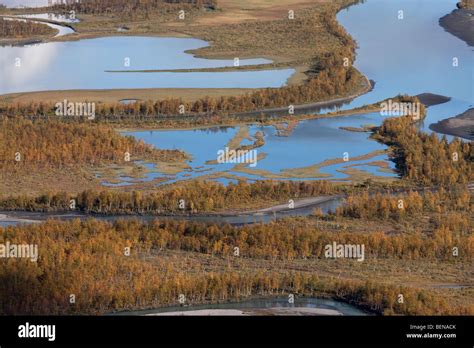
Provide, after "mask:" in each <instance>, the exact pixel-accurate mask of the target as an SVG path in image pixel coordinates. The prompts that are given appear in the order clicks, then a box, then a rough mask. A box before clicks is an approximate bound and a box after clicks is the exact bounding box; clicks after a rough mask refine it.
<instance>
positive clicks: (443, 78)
mask: <svg viewBox="0 0 474 348" xmlns="http://www.w3.org/2000/svg"><path fill="white" fill-rule="evenodd" d="M456 2H457V0H446V1H445V0H397V1H394V0H368V1H366V2H364V3H363V4H359V5H355V6H351V7H350V8H348V9H346V10H343V11H342V12H340V13H339V14H338V20H339V21H340V23H341V24H342V25H343V26H344V27H345V28H346V30H348V32H349V33H350V34H351V35H352V36H353V37H354V38H355V39H356V41H357V43H358V45H359V48H358V50H357V59H356V62H355V66H356V67H357V69H359V70H360V71H361V72H362V73H364V74H365V75H366V76H367V77H368V78H369V79H372V80H374V81H375V82H376V84H375V88H374V89H373V91H372V92H370V93H368V94H365V95H363V96H361V97H359V98H356V99H355V100H353V101H352V102H350V103H348V104H346V105H343V106H342V107H340V109H342V110H347V109H351V108H355V107H359V106H363V105H366V104H370V103H374V102H377V101H380V100H383V99H386V98H390V97H393V96H395V95H397V94H400V93H404V94H405V93H406V94H411V95H417V94H421V93H434V94H440V95H444V96H447V97H450V98H452V99H451V101H449V102H447V103H444V104H440V105H436V106H432V107H430V108H429V109H428V115H427V118H426V119H425V120H424V121H423V122H420V123H419V128H420V129H421V130H423V131H426V132H429V133H431V130H430V129H429V125H430V124H432V123H436V122H437V121H439V120H442V119H445V118H449V117H453V116H456V115H458V114H460V113H462V112H464V111H466V110H467V109H468V108H469V107H471V106H472V104H473V100H474V97H473V77H474V75H473V69H474V64H473V61H474V54H473V48H472V47H469V46H468V45H467V44H466V43H464V42H463V41H461V40H460V39H458V38H457V37H455V36H453V35H451V34H449V33H448V32H446V31H445V30H444V29H443V28H442V27H441V26H440V25H439V23H438V21H439V18H440V17H442V16H444V15H445V14H447V13H450V12H451V11H452V10H453V9H455V8H456ZM400 11H403V12H400ZM327 111H329V109H323V110H320V112H321V113H324V112H327ZM382 120H383V117H382V116H381V115H380V114H379V113H370V114H364V115H356V116H349V117H338V118H325V119H316V120H308V121H303V122H301V123H300V124H299V125H298V126H297V127H296V128H295V129H294V131H293V132H292V133H291V134H290V136H288V137H280V136H277V131H276V130H275V129H274V128H273V127H258V126H251V127H250V134H251V135H253V134H255V133H256V132H258V131H260V132H263V133H264V134H265V141H266V142H265V145H264V146H263V147H261V148H259V149H258V150H257V151H258V153H261V154H265V155H266V157H265V158H264V159H262V160H260V161H258V164H257V166H256V167H255V168H251V167H250V166H248V168H247V169H248V170H245V173H242V172H237V171H235V170H234V169H235V168H234V165H233V164H225V163H223V164H218V165H215V164H214V165H208V164H206V162H207V163H209V162H208V161H209V160H215V159H216V157H217V153H218V151H219V150H223V149H224V147H225V146H226V144H227V143H228V142H229V141H230V139H232V137H233V136H235V134H236V133H237V129H235V128H215V127H214V128H208V129H199V130H179V131H155V132H150V131H146V132H143V131H142V132H130V133H127V134H128V135H133V136H134V137H136V138H138V139H142V140H144V141H145V142H147V143H149V144H153V145H155V146H157V147H160V148H164V149H174V148H178V149H183V150H184V151H186V152H187V153H189V154H191V155H192V157H193V160H192V162H190V165H191V166H192V167H193V168H196V167H197V168H204V170H201V169H200V170H199V171H193V172H189V171H185V172H182V173H179V174H178V175H176V176H172V177H167V178H168V179H169V181H170V182H172V181H175V180H183V179H186V178H196V177H205V176H206V175H208V174H211V173H219V172H224V174H225V175H227V176H228V175H229V174H233V175H236V176H238V177H241V178H247V179H263V178H276V179H278V178H281V179H299V180H301V179H316V178H317V177H320V178H330V179H333V180H346V179H350V178H351V176H350V171H349V172H348V170H353V169H357V170H358V171H362V172H363V173H365V174H370V175H373V176H377V177H396V174H395V173H394V172H393V171H392V172H391V171H390V169H393V168H394V166H393V163H392V162H390V161H389V160H388V158H387V156H386V155H379V156H376V157H371V158H370V159H367V160H362V161H361V160H357V161H352V160H350V161H349V162H348V163H339V164H333V165H329V166H325V167H322V168H319V173H318V172H317V171H316V170H310V171H308V170H304V168H307V167H308V166H311V165H315V164H317V163H321V162H323V161H325V160H330V159H341V158H342V157H343V156H345V155H347V156H349V159H351V158H352V159H354V158H356V159H357V157H358V156H361V155H364V154H367V153H371V152H373V151H377V150H383V149H385V148H386V147H385V146H383V145H380V144H378V143H376V142H374V141H372V140H370V139H368V134H367V133H355V132H350V131H347V130H342V129H340V127H348V126H349V127H361V126H363V125H380V124H381V122H382ZM448 138H449V137H448ZM196 144H198V145H199V146H196ZM381 162H385V165H384V166H385V168H383V166H382V167H381V166H380V163H381ZM374 164H379V166H377V165H374ZM150 168H152V167H150ZM291 168H293V169H294V168H300V169H303V172H304V173H305V175H306V176H303V177H301V176H299V177H297V178H295V177H292V176H291V175H289V172H288V171H287V169H291ZM252 169H253V171H252ZM262 171H263V172H262ZM321 174H322V175H321ZM159 176H160V175H159V170H158V173H153V174H151V176H149V177H148V178H147V179H145V180H150V179H153V178H156V177H159ZM217 180H218V181H221V182H224V183H225V182H229V179H223V178H221V179H217ZM129 183H130V182H127V180H124V181H123V183H122V185H127V184H129Z"/></svg>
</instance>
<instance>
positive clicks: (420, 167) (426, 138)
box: [373, 116, 474, 187]
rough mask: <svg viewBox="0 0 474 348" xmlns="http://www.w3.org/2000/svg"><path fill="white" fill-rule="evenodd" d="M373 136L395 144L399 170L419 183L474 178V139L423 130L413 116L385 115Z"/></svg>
mask: <svg viewBox="0 0 474 348" xmlns="http://www.w3.org/2000/svg"><path fill="white" fill-rule="evenodd" d="M373 137H374V138H375V139H377V140H379V141H381V142H383V143H384V144H386V145H389V146H390V147H391V148H392V155H391V156H392V160H393V161H394V162H395V164H396V168H397V170H398V171H399V172H400V173H401V175H402V176H403V177H404V178H406V179H408V180H410V181H413V182H415V183H416V184H419V185H426V186H445V187H450V186H454V185H456V184H464V185H467V184H468V183H469V182H472V181H473V179H474V171H473V160H474V152H473V147H472V143H471V142H464V141H462V140H460V139H459V138H454V139H453V140H452V141H451V142H448V140H447V139H446V137H445V136H443V138H442V139H439V137H438V135H437V134H436V133H434V132H433V133H432V134H431V135H429V134H427V133H424V132H421V131H419V130H418V129H417V128H416V125H415V124H414V123H413V119H412V117H410V116H405V117H396V118H389V119H386V120H385V121H384V122H383V124H382V126H381V127H379V128H378V130H377V131H376V132H375V134H374V135H373Z"/></svg>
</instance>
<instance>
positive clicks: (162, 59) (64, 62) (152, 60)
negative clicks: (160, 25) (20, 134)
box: [0, 37, 294, 94]
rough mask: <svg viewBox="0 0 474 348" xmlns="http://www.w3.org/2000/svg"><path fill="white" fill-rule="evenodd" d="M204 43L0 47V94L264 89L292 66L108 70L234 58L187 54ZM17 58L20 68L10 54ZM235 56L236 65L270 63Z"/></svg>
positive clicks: (120, 40)
mask: <svg viewBox="0 0 474 348" xmlns="http://www.w3.org/2000/svg"><path fill="white" fill-rule="evenodd" d="M205 46H207V43H206V42H205V41H202V40H197V39H188V38H151V37H107V38H98V39H88V40H80V41H73V42H49V43H42V44H35V45H28V46H21V47H11V46H7V47H0V65H1V67H0V69H1V70H0V73H1V74H2V77H4V78H2V79H1V80H0V94H6V93H15V92H33V91H46V90H70V89H120V88H264V87H280V86H282V85H284V84H286V81H287V80H288V78H290V77H291V75H293V73H294V69H281V70H263V71H238V72H236V71H227V72H195V73H174V72H167V73H140V72H137V73H111V72H106V71H107V70H149V69H160V70H168V69H194V68H217V67H232V66H233V65H234V60H233V59H232V60H223V59H203V58H197V57H194V56H193V55H192V54H189V53H186V51H188V50H194V49H197V48H200V47H205ZM16 58H20V59H21V67H16V66H15V59H16ZM270 62H271V61H270V60H267V59H240V61H239V65H240V66H245V65H254V64H267V63H270Z"/></svg>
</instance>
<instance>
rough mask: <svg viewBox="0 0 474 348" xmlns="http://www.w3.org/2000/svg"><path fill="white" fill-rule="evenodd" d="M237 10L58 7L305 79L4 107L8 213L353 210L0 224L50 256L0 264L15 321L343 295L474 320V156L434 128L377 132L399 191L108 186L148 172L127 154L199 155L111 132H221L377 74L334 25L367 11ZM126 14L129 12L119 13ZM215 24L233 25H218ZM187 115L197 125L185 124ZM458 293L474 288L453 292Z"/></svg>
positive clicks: (193, 5)
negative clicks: (350, 253)
mask: <svg viewBox="0 0 474 348" xmlns="http://www.w3.org/2000/svg"><path fill="white" fill-rule="evenodd" d="M229 3H230V2H229V1H224V0H222V2H221V3H217V4H216V3H215V2H214V1H151V0H150V1H138V0H137V1H126V2H125V1H122V0H120V1H119V0H115V1H100V2H99V1H88V0H82V1H80V2H78V3H76V2H73V3H67V4H65V5H58V6H56V7H55V10H57V11H69V10H75V11H77V12H78V14H79V16H82V17H81V19H82V21H81V22H80V23H77V24H74V26H75V28H76V29H77V30H78V33H77V38H82V37H87V36H88V35H89V36H91V37H92V36H95V35H101V34H102V35H112V33H113V34H114V35H116V34H117V33H116V28H117V25H119V24H120V25H125V26H127V27H128V28H129V34H140V33H141V34H149V35H155V34H163V33H170V32H175V33H177V32H179V33H180V34H182V35H192V36H197V37H200V38H203V39H205V40H207V41H209V42H212V46H210V47H206V48H203V49H200V50H198V51H197V52H196V53H198V54H200V55H203V56H206V57H222V56H224V57H234V56H236V55H238V56H239V57H249V56H268V52H272V53H271V54H272V56H271V57H270V58H272V59H273V60H274V62H275V65H278V67H284V66H292V67H300V68H302V71H304V72H305V74H303V75H304V76H303V77H300V80H299V81H298V83H290V84H289V85H288V86H285V87H282V88H279V89H262V90H256V91H250V92H247V93H240V94H238V95H235V96H220V97H203V98H197V99H196V100H192V101H190V100H184V99H182V98H171V97H170V98H165V99H162V100H154V101H144V102H138V103H135V104H130V105H122V104H119V103H105V102H102V103H97V107H96V111H95V114H96V118H95V120H94V121H87V120H84V119H81V118H68V117H61V118H58V116H56V115H55V114H54V108H53V106H54V104H53V103H49V102H42V101H35V102H31V103H8V102H5V99H3V100H4V101H3V102H2V104H1V105H0V114H1V119H0V121H1V132H0V175H1V178H0V179H1V180H0V185H1V186H0V193H1V196H0V209H2V210H28V211H43V212H52V211H54V212H61V211H71V210H75V211H81V212H84V213H89V214H94V213H95V214H137V215H139V214H155V215H159V214H165V213H166V214H193V213H194V214H195V213H216V212H223V211H228V210H234V211H242V210H244V209H249V208H251V207H264V206H268V204H271V203H275V204H276V203H281V202H288V200H290V199H298V198H306V197H315V196H321V195H325V196H327V195H343V196H345V204H344V205H342V206H340V207H339V208H337V209H336V210H335V211H333V212H330V213H329V214H322V212H321V211H319V210H315V211H314V213H313V214H311V215H310V216H307V217H293V218H287V219H282V220H277V221H274V222H270V223H268V224H251V225H245V226H231V225H227V224H217V223H197V222H189V221H177V220H175V221H173V220H166V219H160V217H158V216H157V218H156V219H155V220H153V221H151V222H147V223H145V222H143V221H140V220H138V219H136V220H135V219H133V220H117V221H115V222H103V221H99V220H97V219H93V218H91V219H88V220H85V221H79V220H73V221H67V222H61V221H56V220H49V221H47V222H45V223H42V224H37V225H23V226H16V227H6V228H0V243H6V242H10V243H15V242H18V243H22V242H24V241H28V243H31V244H37V245H38V246H39V249H40V252H39V254H40V257H39V259H38V261H37V262H31V261H30V260H18V259H7V260H2V261H1V262H0V279H1V281H0V312H1V314H17V315H18V314H104V313H107V312H111V311H120V310H132V309H144V308H153V307H160V306H167V305H177V304H178V299H179V296H180V295H184V297H185V299H186V303H187V304H200V303H215V302H225V301H230V300H241V299H245V298H251V297H258V296H288V295H289V294H294V295H296V296H297V297H298V296H300V297H303V296H321V297H328V298H334V299H338V300H342V301H346V302H348V303H353V304H355V305H357V306H359V307H361V308H363V309H366V310H367V311H370V312H373V313H377V314H384V315H398V314H402V315H423V314H425V315H434V314H443V315H451V314H453V315H454V314H459V315H468V314H469V315H472V314H474V300H473V299H474V296H473V295H474V293H473V287H472V285H473V284H472V279H473V274H472V269H473V267H472V266H473V256H474V237H473V233H472V223H473V216H474V215H473V214H472V213H473V211H472V210H473V209H472V198H471V194H470V192H469V189H468V184H470V183H472V180H473V168H472V163H473V161H472V159H473V158H472V156H473V151H472V144H471V143H470V142H463V141H461V140H458V139H455V140H452V141H450V142H449V141H448V140H447V139H445V138H443V139H441V140H440V139H438V138H437V136H435V135H432V136H430V135H427V134H425V133H423V132H420V131H419V130H417V129H416V127H415V125H414V123H413V119H412V118H411V117H408V116H406V117H404V116H402V117H396V118H389V119H386V120H385V121H384V122H383V124H382V126H380V127H378V128H375V129H373V130H372V131H373V134H372V137H373V138H374V140H377V141H380V142H383V143H384V144H386V145H388V146H389V149H390V153H391V158H392V159H393V160H394V161H395V163H396V168H397V170H398V172H399V174H400V180H397V181H395V182H392V183H377V182H373V181H370V180H368V181H367V182H365V183H364V184H361V185H356V184H351V183H333V182H328V181H314V182H273V181H257V182H255V183H246V182H239V183H238V184H229V185H227V186H224V185H221V184H218V183H213V182H203V181H190V182H187V183H176V184H172V185H166V186H163V187H159V188H156V187H153V188H152V189H149V190H148V189H147V190H135V189H123V188H119V189H117V188H109V189H105V188H103V187H101V186H100V185H99V184H98V181H97V178H96V177H95V176H94V170H97V169H100V168H102V167H107V166H111V165H123V166H127V165H133V164H130V163H128V164H127V161H126V160H125V158H126V156H125V155H126V154H127V153H128V154H130V155H131V158H132V159H133V160H141V161H149V162H163V163H175V162H183V161H186V160H187V159H188V157H187V155H186V154H184V153H182V152H181V151H178V150H159V149H155V148H152V147H149V146H147V145H145V144H143V143H141V142H138V141H136V140H134V139H133V138H128V137H124V136H121V135H120V134H118V133H117V132H115V130H114V129H113V128H112V125H114V126H116V125H117V124H127V122H130V123H134V122H137V123H141V122H148V121H150V122H158V121H159V122H163V124H166V125H167V126H172V125H173V124H176V123H175V122H177V121H176V119H175V118H173V117H176V116H177V117H183V118H185V121H180V122H182V124H185V123H186V122H188V124H191V125H196V124H200V123H201V124H212V123H213V122H214V123H215V124H219V123H222V122H224V120H228V118H230V117H232V116H233V115H235V114H236V113H242V112H249V111H250V112H253V111H255V110H263V109H266V108H273V107H287V106H288V105H290V104H302V103H312V102H315V101H324V100H328V99H334V98H338V97H346V96H350V95H354V94H357V93H360V92H361V91H364V90H366V89H367V81H366V79H365V78H364V77H363V76H361V74H360V73H359V72H357V70H355V69H354V68H353V67H352V62H353V61H354V50H355V42H354V41H353V40H352V38H350V36H349V35H348V34H347V33H346V32H345V31H344V29H343V28H342V27H341V26H340V25H339V24H338V23H337V21H336V19H335V14H336V12H337V11H338V10H339V9H341V8H342V7H343V6H347V5H349V4H351V3H354V1H349V0H344V1H343V0H340V1H332V2H329V1H323V2H321V3H319V2H318V6H313V7H312V6H307V7H298V11H297V12H296V13H297V15H296V17H295V19H294V20H288V18H287V15H288V13H287V11H288V8H287V7H285V11H280V12H278V11H277V12H275V13H277V15H275V16H276V17H265V8H264V9H263V10H262V9H261V8H260V9H257V10H255V11H254V12H255V16H256V17H257V18H253V19H249V20H245V21H241V20H239V19H238V18H237V17H236V18H237V19H233V18H232V16H230V15H229V13H232V12H231V10H230V7H229ZM120 6H122V7H120ZM123 6H126V7H125V8H127V9H128V10H127V11H122V10H120V11H119V10H118V9H119V8H120V9H123V8H124V7H123ZM262 6H263V5H262ZM177 8H185V9H187V11H186V13H187V14H189V16H188V15H187V16H186V19H185V21H184V22H183V24H182V25H180V24H177V23H179V22H177V20H176V18H175V17H176V10H177ZM2 11H3V12H7V13H8V12H9V11H10V10H6V9H3V10H2ZM15 11H16V12H22V10H15ZM229 11H230V12H229ZM16 12H15V13H16ZM226 16H227V17H226ZM216 18H217V19H219V21H221V20H224V19H225V21H223V22H222V23H217V22H219V21H217V20H216ZM226 21H227V22H226ZM184 23H185V24H184ZM155 24H156V25H155ZM289 29H291V30H289ZM82 35H84V36H82ZM257 36H258V37H259V38H260V39H259V40H255V37H257ZM315 38H318V39H317V40H319V41H318V43H320V44H315ZM399 99H400V100H405V101H407V100H408V101H411V102H416V99H415V98H411V97H406V96H401V97H399ZM180 105H183V106H184V109H185V110H186V112H185V115H180V114H179V113H178V110H179V106H180ZM368 108H369V109H371V110H372V109H373V110H377V109H378V106H376V105H372V106H368ZM423 114H424V111H423ZM251 117H253V118H254V119H256V120H257V121H259V120H261V121H264V120H265V118H264V117H262V119H259V117H258V116H251ZM163 120H164V121H163ZM254 121H255V120H254ZM132 162H133V161H132ZM71 200H74V201H75V204H74V207H73V208H71V204H70V202H71ZM180 200H183V201H184V202H185V206H184V208H181V207H180V206H179V201H180ZM334 242H335V243H337V244H351V245H352V244H354V245H364V246H365V250H366V255H365V256H364V261H363V262H357V260H352V259H332V258H327V257H326V256H325V254H324V249H325V246H326V245H328V244H332V243H334ZM453 283H455V285H459V284H461V285H467V288H456V287H454V288H447V287H449V286H451V285H452V284H453ZM400 284H403V285H400ZM72 297H73V298H74V299H75V301H71V298H72Z"/></svg>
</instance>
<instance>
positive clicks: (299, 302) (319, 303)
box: [115, 297, 369, 316]
mask: <svg viewBox="0 0 474 348" xmlns="http://www.w3.org/2000/svg"><path fill="white" fill-rule="evenodd" d="M295 307H297V308H298V307H299V308H324V309H332V310H336V311H338V312H339V313H341V314H342V315H352V316H365V315H369V314H368V313H366V312H364V311H362V310H360V309H358V308H357V307H354V306H352V305H349V304H347V303H344V302H341V301H335V300H330V299H321V298H304V297H302V298H295V302H294V304H289V303H288V298H262V299H254V300H247V301H242V302H235V303H220V304H208V305H196V306H187V307H179V306H175V307H165V308H159V309H149V310H143V311H133V312H121V313H115V314H116V315H152V314H155V313H166V312H180V311H195V310H202V309H244V310H245V309H263V308H267V309H268V308H295Z"/></svg>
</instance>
